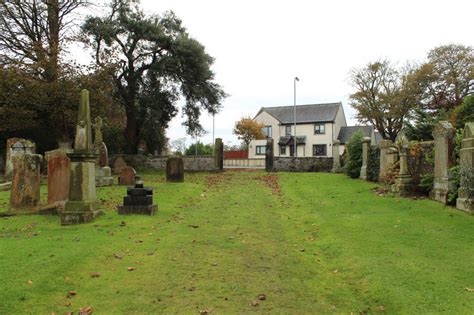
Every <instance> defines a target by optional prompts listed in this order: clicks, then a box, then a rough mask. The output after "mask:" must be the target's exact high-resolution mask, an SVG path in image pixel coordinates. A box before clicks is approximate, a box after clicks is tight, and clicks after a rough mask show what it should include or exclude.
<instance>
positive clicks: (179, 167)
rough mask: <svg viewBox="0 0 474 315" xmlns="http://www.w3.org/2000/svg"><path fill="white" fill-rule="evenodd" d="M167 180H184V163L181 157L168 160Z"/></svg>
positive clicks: (180, 181) (179, 181) (178, 181)
mask: <svg viewBox="0 0 474 315" xmlns="http://www.w3.org/2000/svg"><path fill="white" fill-rule="evenodd" d="M166 181H168V182H177V183H182V182H183V181H184V163H183V159H182V158H180V157H170V158H168V159H167V160H166Z"/></svg>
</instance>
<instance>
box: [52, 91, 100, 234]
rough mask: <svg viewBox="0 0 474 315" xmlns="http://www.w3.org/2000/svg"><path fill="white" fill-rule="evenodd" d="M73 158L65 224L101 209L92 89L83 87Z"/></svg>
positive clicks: (88, 218) (63, 215)
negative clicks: (91, 102) (92, 130)
mask: <svg viewBox="0 0 474 315" xmlns="http://www.w3.org/2000/svg"><path fill="white" fill-rule="evenodd" d="M68 157H69V158H70V159H71V172H70V180H69V200H68V201H67V202H66V206H65V208H64V211H63V212H62V213H61V224H62V225H71V224H79V223H87V222H90V221H92V220H93V219H94V216H95V215H96V214H97V213H98V212H97V210H98V208H99V203H98V201H97V197H96V190H95V162H96V159H97V155H96V154H95V151H94V146H93V144H92V132H91V118H90V104H89V91H87V90H82V91H81V102H80V105H79V114H78V119H77V125H76V137H75V141H74V150H73V152H72V153H68Z"/></svg>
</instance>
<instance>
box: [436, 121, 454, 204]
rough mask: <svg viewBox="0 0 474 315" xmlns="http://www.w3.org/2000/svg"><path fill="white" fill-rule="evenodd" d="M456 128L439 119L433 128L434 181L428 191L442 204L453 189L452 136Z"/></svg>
mask: <svg viewBox="0 0 474 315" xmlns="http://www.w3.org/2000/svg"><path fill="white" fill-rule="evenodd" d="M455 134H456V130H455V129H454V128H453V126H452V125H451V124H450V123H449V122H447V121H440V122H439V123H437V124H436V126H435V127H434V129H433V138H434V153H435V159H434V182H433V190H432V191H431V193H430V196H431V198H432V199H434V200H437V201H440V202H442V203H444V204H446V203H447V201H448V192H449V191H450V190H451V189H453V188H454V187H453V174H452V173H451V171H450V169H451V167H452V166H453V164H454V163H453V162H454V161H453V151H454V136H455Z"/></svg>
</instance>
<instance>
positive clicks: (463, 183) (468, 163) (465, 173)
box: [456, 122, 474, 214]
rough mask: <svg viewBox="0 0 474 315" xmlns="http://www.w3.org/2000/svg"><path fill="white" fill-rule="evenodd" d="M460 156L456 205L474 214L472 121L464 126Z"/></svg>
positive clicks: (473, 129)
mask: <svg viewBox="0 0 474 315" xmlns="http://www.w3.org/2000/svg"><path fill="white" fill-rule="evenodd" d="M459 157H460V163H461V167H460V181H459V182H460V187H459V191H458V196H459V197H458V199H457V200H456V207H457V208H458V209H460V210H463V211H466V212H468V213H471V214H474V122H469V123H467V124H466V126H465V127H464V132H463V139H462V147H461V150H460V151H459Z"/></svg>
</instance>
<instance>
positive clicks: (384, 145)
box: [379, 140, 395, 182]
mask: <svg viewBox="0 0 474 315" xmlns="http://www.w3.org/2000/svg"><path fill="white" fill-rule="evenodd" d="M379 148H380V170H379V182H385V180H386V174H387V169H388V168H389V167H390V166H391V165H392V164H393V163H394V162H395V161H391V160H390V157H389V156H388V152H389V150H390V148H393V143H392V141H390V140H382V141H381V142H380V144H379Z"/></svg>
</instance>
